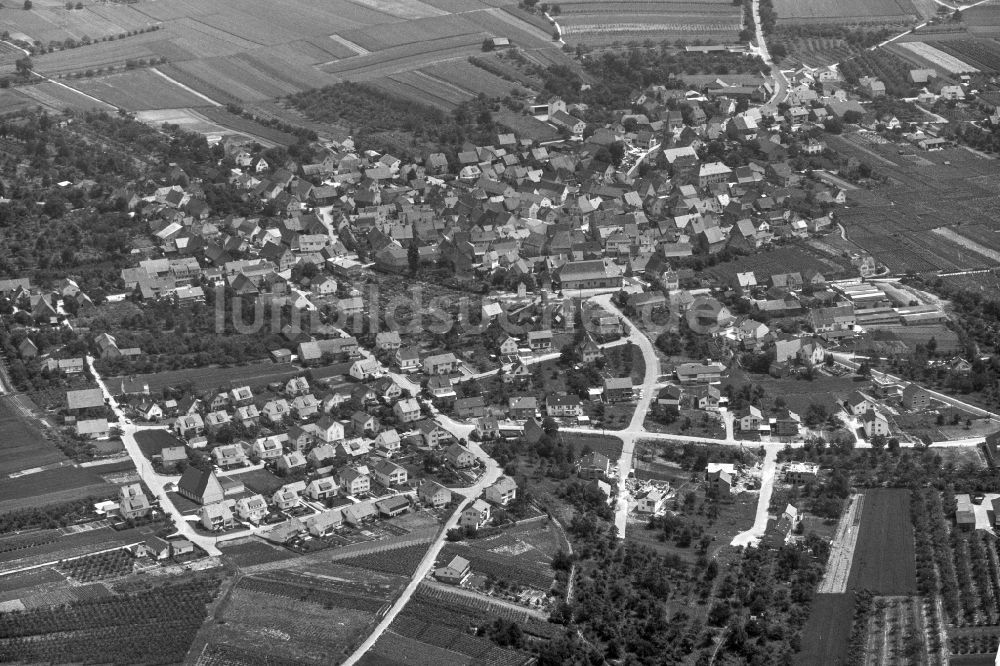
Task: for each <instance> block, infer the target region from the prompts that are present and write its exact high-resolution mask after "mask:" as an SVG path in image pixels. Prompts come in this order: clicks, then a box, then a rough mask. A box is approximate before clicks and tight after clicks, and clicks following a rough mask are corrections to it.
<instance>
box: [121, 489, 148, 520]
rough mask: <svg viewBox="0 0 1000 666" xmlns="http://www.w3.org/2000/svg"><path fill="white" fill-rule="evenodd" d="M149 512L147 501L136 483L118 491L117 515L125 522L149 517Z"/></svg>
mask: <svg viewBox="0 0 1000 666" xmlns="http://www.w3.org/2000/svg"><path fill="white" fill-rule="evenodd" d="M151 510H152V508H151V507H150V506H149V500H148V499H147V498H146V494H145V493H144V492H142V486H140V485H139V484H138V483H132V484H129V485H127V486H122V487H121V489H120V490H119V491H118V513H120V514H121V517H122V518H124V519H125V520H135V519H136V518H142V517H143V516H146V515H149V512H150V511H151Z"/></svg>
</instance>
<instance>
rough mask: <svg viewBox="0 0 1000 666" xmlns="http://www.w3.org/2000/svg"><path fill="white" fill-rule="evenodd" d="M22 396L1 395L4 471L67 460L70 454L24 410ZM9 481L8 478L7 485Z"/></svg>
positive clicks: (1, 466) (1, 462)
mask: <svg viewBox="0 0 1000 666" xmlns="http://www.w3.org/2000/svg"><path fill="white" fill-rule="evenodd" d="M19 404H20V403H19V402H18V398H16V397H11V396H0V432H3V433H4V436H3V437H2V438H0V475H4V476H6V475H7V474H11V473H13V472H19V471H21V470H26V469H32V468H34V467H42V466H45V465H52V464H57V463H62V462H66V461H67V458H66V456H65V455H63V453H62V452H61V451H60V450H59V449H58V448H57V447H56V445H55V444H54V443H53V442H52V441H50V440H49V439H47V438H46V437H45V435H44V434H43V433H42V432H41V430H39V429H38V427H37V426H36V425H35V424H34V423H29V422H28V421H27V419H26V418H25V417H24V415H23V414H22V413H21V411H20V409H19V408H18V407H19ZM6 484H7V482H6V481H5V483H4V485H6Z"/></svg>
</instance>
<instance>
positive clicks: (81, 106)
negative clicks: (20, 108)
mask: <svg viewBox="0 0 1000 666" xmlns="http://www.w3.org/2000/svg"><path fill="white" fill-rule="evenodd" d="M18 91H19V92H21V93H22V94H24V95H27V96H28V97H30V98H31V99H33V100H35V102H36V103H37V104H41V105H42V106H46V107H48V108H50V109H53V110H54V111H57V112H62V111H65V110H67V109H69V110H72V111H89V110H91V109H101V110H104V111H114V110H115V107H114V106H112V105H111V104H108V103H107V102H102V101H100V100H97V99H94V98H92V97H88V96H87V95H85V94H84V93H82V92H80V91H78V90H74V89H73V88H70V87H69V86H67V85H63V84H61V83H57V82H55V81H42V82H41V83H33V84H31V85H30V86H21V87H20V88H18Z"/></svg>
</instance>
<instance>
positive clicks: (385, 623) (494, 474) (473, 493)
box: [343, 414, 503, 666]
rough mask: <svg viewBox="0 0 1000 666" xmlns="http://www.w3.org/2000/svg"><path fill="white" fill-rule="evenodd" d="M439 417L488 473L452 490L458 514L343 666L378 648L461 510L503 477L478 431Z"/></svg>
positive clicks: (447, 418)
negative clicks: (456, 496) (474, 433)
mask: <svg viewBox="0 0 1000 666" xmlns="http://www.w3.org/2000/svg"><path fill="white" fill-rule="evenodd" d="M436 416H437V419H438V422H439V423H441V425H442V427H444V428H445V429H446V430H448V431H450V432H451V433H452V434H453V435H455V436H456V437H458V438H459V439H465V440H467V441H468V444H467V446H468V448H469V450H470V451H472V452H473V453H474V454H475V455H476V457H477V458H479V461H480V462H481V463H482V464H483V467H484V469H485V471H484V472H483V475H482V476H481V477H480V478H479V480H478V481H477V482H476V483H475V484H474V485H472V486H469V487H468V488H452V489H451V491H452V492H453V493H456V494H459V495H462V496H463V498H462V501H461V503H460V504H459V505H458V508H457V509H455V512H454V513H453V514H452V515H451V517H450V518H449V519H448V522H447V523H445V526H444V527H443V528H442V529H441V531H440V533H438V536H437V538H436V539H435V540H434V541H433V542H432V543H431V545H430V547H429V548H428V549H427V552H426V553H425V554H424V557H423V559H422V560H420V565H419V566H418V567H417V570H416V571H414V572H413V576H412V577H411V578H410V582H409V584H408V585H407V586H406V589H405V590H403V593H402V594H401V595H400V596H399V598H398V599H396V601H395V603H393V605H392V607H391V608H390V609H389V611H388V612H387V613H386V614H385V616H384V617H383V618H382V620H381V621H380V622H379V623H378V625H376V627H375V629H374V630H372V633H371V634H370V635H369V636H368V638H366V639H365V640H364V642H363V643H361V645H359V646H358V647H357V649H356V650H354V652H353V653H352V654H351V656H349V657H348V658H347V659H346V660H345V661H344V662H343V666H351V665H352V664H355V663H357V661H358V660H359V659H360V658H361V657H362V655H364V654H365V652H367V651H368V650H370V649H371V648H372V646H373V645H375V642H376V641H377V640H378V639H379V637H381V636H382V634H383V633H385V631H386V629H388V628H389V625H390V624H392V621H393V620H394V619H396V616H397V615H399V613H400V611H402V610H403V608H404V607H405V606H406V604H407V603H408V602H409V601H410V598H411V597H412V596H413V593H414V592H416V590H417V587H418V586H419V585H420V583H421V582H422V581H423V580H424V578H426V577H427V576H428V574H430V572H431V570H432V569H433V568H434V562H435V560H437V557H438V555H439V554H440V552H441V548H442V547H443V546H444V543H445V540H446V538H447V536H448V530H450V529H452V528H454V527H455V526H457V525H458V521H459V518H461V516H462V510H463V509H465V507H466V506H468V505H469V503H470V502H472V501H473V500H474V499H475V498H477V497H479V495H480V494H482V492H483V490H484V489H486V487H487V486H490V485H492V484H493V483H494V482H495V481H496V480H497V479H499V478H500V476H501V475H502V474H503V470H502V469H500V465H499V464H497V461H496V460H494V459H493V458H491V457H489V456H488V455H487V454H486V452H485V451H483V449H482V447H481V446H480V445H479V442H475V441H472V440H470V439H469V434H471V433H472V431H473V430H474V429H475V428H474V426H472V425H469V424H466V423H462V422H460V421H456V420H454V419H452V418H450V417H448V416H446V415H444V414H437V415H436Z"/></svg>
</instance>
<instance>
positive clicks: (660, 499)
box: [635, 488, 667, 515]
mask: <svg viewBox="0 0 1000 666" xmlns="http://www.w3.org/2000/svg"><path fill="white" fill-rule="evenodd" d="M636 499H638V503H637V504H636V507H635V508H636V511H638V512H639V513H649V514H653V515H656V514H659V513H663V507H664V505H665V504H666V501H667V494H666V493H665V492H663V491H662V490H660V489H659V488H649V489H648V490H645V491H643V492H641V493H640V494H639V495H638V496H637V497H636Z"/></svg>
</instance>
